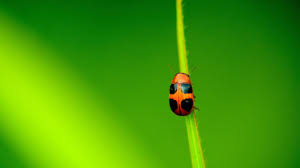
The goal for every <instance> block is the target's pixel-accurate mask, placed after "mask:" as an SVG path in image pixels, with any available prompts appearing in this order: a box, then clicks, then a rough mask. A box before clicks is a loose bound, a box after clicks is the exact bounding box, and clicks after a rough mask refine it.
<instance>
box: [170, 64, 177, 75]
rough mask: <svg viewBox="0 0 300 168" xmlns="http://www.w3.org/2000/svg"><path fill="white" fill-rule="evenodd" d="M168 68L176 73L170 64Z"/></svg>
mask: <svg viewBox="0 0 300 168" xmlns="http://www.w3.org/2000/svg"><path fill="white" fill-rule="evenodd" d="M168 66H169V68H170V70H171V71H172V72H174V73H176V72H175V71H174V69H173V68H172V66H171V65H170V64H168Z"/></svg>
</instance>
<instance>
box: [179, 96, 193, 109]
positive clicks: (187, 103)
mask: <svg viewBox="0 0 300 168" xmlns="http://www.w3.org/2000/svg"><path fill="white" fill-rule="evenodd" d="M193 105H194V101H193V99H184V100H182V101H181V108H183V109H184V110H185V111H187V112H190V111H191V110H192V108H193Z"/></svg>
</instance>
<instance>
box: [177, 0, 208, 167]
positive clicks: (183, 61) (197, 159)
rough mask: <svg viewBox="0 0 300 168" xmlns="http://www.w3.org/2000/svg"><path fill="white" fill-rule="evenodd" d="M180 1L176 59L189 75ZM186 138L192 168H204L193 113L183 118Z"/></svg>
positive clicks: (178, 2) (180, 1)
mask: <svg viewBox="0 0 300 168" xmlns="http://www.w3.org/2000/svg"><path fill="white" fill-rule="evenodd" d="M182 1H183V0H176V21H177V24H176V26H177V45H178V58H179V68H180V72H182V73H186V74H189V71H188V62H187V52H186V45H185V37H184V24H183V12H182ZM185 122H186V128H187V136H188V142H189V149H190V154H191V160H192V166H193V168H206V165H205V161H204V156H203V150H202V147H201V141H200V136H199V132H198V125H197V120H196V116H195V111H192V113H191V114H190V115H188V116H186V117H185Z"/></svg>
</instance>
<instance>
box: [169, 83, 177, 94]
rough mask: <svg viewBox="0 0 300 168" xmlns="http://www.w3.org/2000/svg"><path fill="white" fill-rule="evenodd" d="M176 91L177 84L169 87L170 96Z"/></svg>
mask: <svg viewBox="0 0 300 168" xmlns="http://www.w3.org/2000/svg"><path fill="white" fill-rule="evenodd" d="M176 91H177V84H176V83H175V84H171V86H170V94H174V93H176Z"/></svg>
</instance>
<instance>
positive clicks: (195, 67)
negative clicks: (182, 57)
mask: <svg viewBox="0 0 300 168" xmlns="http://www.w3.org/2000/svg"><path fill="white" fill-rule="evenodd" d="M197 68H198V67H197V66H194V68H193V69H192V70H191V74H192V73H193V72H194V71H195V70H196V69H197Z"/></svg>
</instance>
